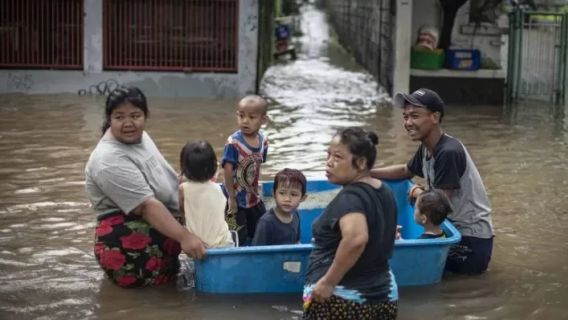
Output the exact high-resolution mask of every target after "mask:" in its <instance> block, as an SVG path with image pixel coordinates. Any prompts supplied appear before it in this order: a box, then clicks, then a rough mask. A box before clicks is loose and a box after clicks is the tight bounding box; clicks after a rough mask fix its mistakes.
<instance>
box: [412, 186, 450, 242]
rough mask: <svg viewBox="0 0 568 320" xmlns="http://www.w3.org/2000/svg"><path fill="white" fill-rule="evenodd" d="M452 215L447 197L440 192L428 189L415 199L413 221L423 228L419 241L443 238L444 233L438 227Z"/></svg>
mask: <svg viewBox="0 0 568 320" xmlns="http://www.w3.org/2000/svg"><path fill="white" fill-rule="evenodd" d="M450 213H452V207H451V205H450V201H449V200H448V197H447V196H446V195H445V194H444V193H443V192H442V191H440V190H435V189H430V190H427V191H424V192H422V193H421V194H420V195H419V196H418V198H416V206H415V208H414V221H416V223H418V224H420V225H422V226H423V227H424V229H425V230H424V233H423V234H422V235H421V236H420V237H419V239H435V238H445V237H446V233H445V232H444V230H442V228H440V225H441V224H442V222H444V220H445V219H446V217H447V216H448V215H449V214H450Z"/></svg>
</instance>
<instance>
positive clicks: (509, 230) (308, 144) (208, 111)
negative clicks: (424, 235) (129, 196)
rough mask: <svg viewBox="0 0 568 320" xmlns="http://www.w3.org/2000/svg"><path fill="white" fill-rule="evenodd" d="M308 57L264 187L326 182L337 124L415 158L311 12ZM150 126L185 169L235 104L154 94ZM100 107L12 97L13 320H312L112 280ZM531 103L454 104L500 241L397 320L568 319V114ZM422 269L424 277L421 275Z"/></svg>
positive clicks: (293, 303)
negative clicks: (98, 164) (290, 175)
mask: <svg viewBox="0 0 568 320" xmlns="http://www.w3.org/2000/svg"><path fill="white" fill-rule="evenodd" d="M302 15H303V17H304V19H303V20H302V29H303V31H304V36H303V37H301V38H300V39H299V40H298V43H297V45H298V47H299V51H300V52H299V59H298V60H297V61H295V62H292V63H288V62H281V63H280V64H277V65H276V66H274V67H273V68H271V69H270V70H269V72H268V74H267V75H266V77H265V80H264V82H263V86H262V90H263V93H264V94H266V95H268V96H270V97H271V98H272V99H274V101H275V102H274V104H273V105H272V106H271V108H270V111H269V115H270V117H271V118H272V123H271V125H270V126H269V127H267V128H266V131H267V133H268V136H269V138H270V149H269V161H268V162H267V163H266V164H265V165H264V167H263V178H264V179H270V178H271V177H272V175H273V174H274V173H275V172H276V171H278V170H279V169H282V168H284V167H287V166H290V167H295V168H299V169H302V170H303V171H304V172H305V173H306V174H307V175H308V176H310V177H318V176H322V175H323V170H324V161H325V157H326V148H327V143H328V142H329V141H330V139H331V135H332V134H333V133H334V132H335V130H336V129H338V128H340V127H345V126H353V125H355V126H363V127H365V128H368V129H373V130H376V131H377V132H378V133H379V136H380V140H381V141H380V144H379V156H378V163H377V164H378V165H385V164H393V163H401V162H405V161H406V160H408V158H409V157H410V156H411V154H412V153H413V152H414V151H415V149H416V143H414V142H411V141H409V139H408V137H407V136H406V134H405V132H404V130H403V129H402V120H401V112H400V110H396V109H394V108H393V107H391V106H390V104H389V99H388V96H386V95H384V94H382V93H381V92H382V91H381V90H380V89H379V88H377V85H376V83H375V82H374V81H373V80H372V78H371V77H370V76H368V75H367V74H365V73H364V72H362V70H361V69H360V68H359V67H357V65H356V64H355V63H354V62H353V61H352V59H351V58H350V57H349V56H348V55H347V54H345V52H344V51H343V50H342V49H341V48H340V47H338V46H337V45H336V44H335V43H334V41H333V39H332V38H330V37H329V30H328V29H327V25H326V24H325V19H324V15H323V13H321V12H320V11H318V10H315V9H313V8H310V7H308V8H305V9H303V12H302ZM149 102H150V110H151V117H150V119H149V121H148V126H147V130H148V132H149V133H150V134H151V136H152V137H153V138H154V140H155V141H156V143H157V145H158V147H159V148H160V150H161V151H162V152H163V154H164V155H165V157H166V158H167V159H168V160H169V161H170V162H171V163H172V164H173V165H174V167H176V168H177V167H178V156H179V150H180V148H181V147H182V146H183V144H184V143H185V142H186V141H187V140H192V139H198V138H199V139H201V138H204V139H208V140H209V141H210V142H211V143H212V144H213V145H214V146H215V149H216V151H217V153H218V154H219V155H220V154H221V152H222V148H223V144H224V141H225V139H226V137H227V136H228V135H229V134H230V133H231V132H232V131H234V130H235V129H236V121H235V117H234V109H233V105H234V101H225V100H200V99H159V98H150V99H149ZM102 104H103V99H102V98H90V97H78V96H75V95H2V96H0V181H1V183H0V319H28V318H29V319H95V318H101V319H131V318H132V319H155V318H160V319H227V318H232V319H299V318H301V316H300V314H301V297H300V295H299V294H298V295H241V296H239V295H231V296H215V295H202V294H198V293H195V292H194V291H192V290H188V289H186V288H180V287H179V286H176V285H175V284H171V285H167V286H164V287H159V288H145V289H140V290H125V289H120V288H117V287H115V286H113V285H112V284H110V283H109V282H108V281H107V280H106V279H105V278H104V277H103V274H102V272H101V271H100V269H99V268H98V266H97V263H96V261H95V259H94V257H93V253H92V245H93V232H94V221H95V215H94V213H93V211H92V210H91V209H90V207H89V204H88V201H87V199H86V197H85V193H84V174H83V170H84V165H85V162H86V160H87V158H88V156H89V153H90V151H91V150H92V149H93V147H94V146H95V144H96V142H97V140H98V138H99V136H100V133H99V126H100V123H101V118H102V112H103V108H102ZM567 112H568V111H567V110H566V109H565V108H564V107H553V106H549V105H546V104H539V103H533V104H530V105H523V106H517V107H512V108H505V107H493V106H469V107H455V106H449V107H448V110H447V115H446V117H445V119H444V128H445V130H446V131H447V132H448V133H450V134H452V135H454V136H456V137H458V138H460V139H461V140H462V141H463V142H464V143H465V145H466V146H467V148H468V149H469V151H470V153H471V154H472V157H473V158H474V161H475V162H476V164H477V166H478V168H479V171H480V172H481V175H482V177H483V179H484V182H485V184H486V187H487V189H488V192H489V196H490V199H491V201H492V204H493V209H494V215H493V218H494V223H495V231H496V238H495V248H494V255H493V260H492V262H491V266H490V269H489V271H488V272H487V273H486V274H484V275H481V276H476V277H465V276H455V275H446V276H444V279H443V281H442V282H441V283H439V284H436V285H433V286H428V287H417V288H401V290H400V302H399V303H400V313H399V319H568V305H567V304H566V301H568V277H567V276H566V274H568V250H567V247H568V236H567V235H566V231H567V230H568V213H567V211H568V178H567V174H566V173H567V170H568V162H567V161H568V115H567ZM416 272H420V270H416Z"/></svg>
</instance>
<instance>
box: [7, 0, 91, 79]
mask: <svg viewBox="0 0 568 320" xmlns="http://www.w3.org/2000/svg"><path fill="white" fill-rule="evenodd" d="M82 67H83V0H42V1H37V0H2V1H0V68H35V69H47V68H49V69H51V68H53V69H82Z"/></svg>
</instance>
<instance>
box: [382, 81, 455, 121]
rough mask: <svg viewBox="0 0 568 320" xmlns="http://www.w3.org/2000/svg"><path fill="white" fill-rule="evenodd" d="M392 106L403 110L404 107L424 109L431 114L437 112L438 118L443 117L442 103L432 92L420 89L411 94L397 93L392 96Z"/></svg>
mask: <svg viewBox="0 0 568 320" xmlns="http://www.w3.org/2000/svg"><path fill="white" fill-rule="evenodd" d="M393 101H394V105H395V106H397V107H399V108H404V106H406V105H409V104H411V105H413V106H417V107H422V108H426V109H428V110H430V111H432V112H439V113H440V118H441V117H443V116H444V105H445V104H444V101H443V100H442V98H440V96H439V95H438V94H437V93H436V92H435V91H433V90H430V89H426V88H421V89H418V90H416V91H414V92H413V93H411V94H406V93H397V94H395V95H394V99H393Z"/></svg>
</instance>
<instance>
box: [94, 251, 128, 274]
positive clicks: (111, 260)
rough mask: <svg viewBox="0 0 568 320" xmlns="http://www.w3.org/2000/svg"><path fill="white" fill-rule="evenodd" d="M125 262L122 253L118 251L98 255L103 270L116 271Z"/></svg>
mask: <svg viewBox="0 0 568 320" xmlns="http://www.w3.org/2000/svg"><path fill="white" fill-rule="evenodd" d="M125 262H126V258H125V257H124V255H123V254H122V252H120V251H118V250H104V251H103V252H101V254H100V263H101V266H102V267H103V268H108V269H111V270H115V271H116V270H118V269H120V268H121V267H122V266H123V265H124V263H125Z"/></svg>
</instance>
